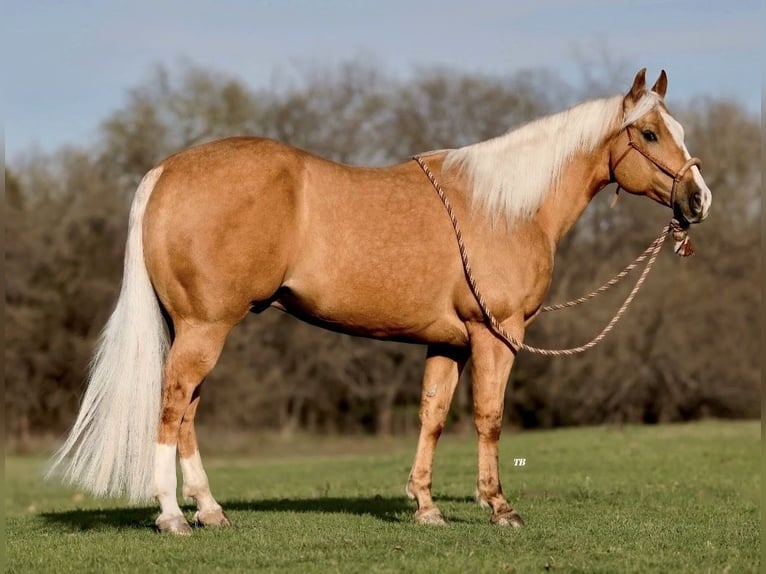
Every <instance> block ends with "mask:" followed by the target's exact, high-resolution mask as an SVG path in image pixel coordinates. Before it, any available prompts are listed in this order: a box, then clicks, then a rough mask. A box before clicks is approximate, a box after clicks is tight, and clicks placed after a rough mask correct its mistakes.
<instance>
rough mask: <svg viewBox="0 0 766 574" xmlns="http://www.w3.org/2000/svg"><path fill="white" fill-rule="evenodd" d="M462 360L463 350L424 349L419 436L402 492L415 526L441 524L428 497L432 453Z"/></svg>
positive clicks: (435, 347)
mask: <svg viewBox="0 0 766 574" xmlns="http://www.w3.org/2000/svg"><path fill="white" fill-rule="evenodd" d="M466 359H467V353H466V351H465V350H463V349H454V348H444V347H437V346H430V347H429V348H428V355H427V357H426V365H425V372H424V373H423V388H422V396H421V400H420V436H419V438H418V447H417V450H416V452H415V461H414V462H413V463H412V470H411V471H410V477H409V480H408V481H407V487H406V489H405V490H406V492H407V496H409V497H410V498H411V499H413V500H415V501H417V505H418V510H417V512H415V522H417V523H419V524H445V521H444V517H443V516H442V513H441V511H440V510H439V509H438V508H437V506H436V505H435V504H434V501H433V499H432V498H431V480H432V475H433V470H432V469H433V460H434V451H435V450H436V443H437V442H438V441H439V436H441V433H442V430H443V429H444V423H445V421H446V420H447V413H448V412H449V407H450V403H451V402H452V395H453V394H454V392H455V387H456V386H457V382H458V380H459V379H460V373H461V372H462V370H463V367H464V366H465V362H466Z"/></svg>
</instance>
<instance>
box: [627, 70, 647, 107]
mask: <svg viewBox="0 0 766 574" xmlns="http://www.w3.org/2000/svg"><path fill="white" fill-rule="evenodd" d="M645 91H646V68H641V69H640V70H639V71H638V73H637V74H636V77H635V78H634V79H633V85H632V86H631V87H630V91H629V92H628V96H627V97H628V98H630V99H631V100H633V102H637V101H638V100H639V99H641V96H643V95H644V92H645Z"/></svg>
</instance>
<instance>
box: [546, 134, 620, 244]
mask: <svg viewBox="0 0 766 574" xmlns="http://www.w3.org/2000/svg"><path fill="white" fill-rule="evenodd" d="M610 181H611V177H610V173H609V150H608V146H607V144H606V143H604V144H603V145H602V146H600V147H599V148H597V149H596V150H592V151H590V152H588V153H583V154H578V155H577V156H575V157H573V158H572V159H571V160H570V161H569V162H568V164H567V166H566V167H565V168H564V169H563V170H562V172H561V176H560V178H559V181H558V182H557V183H556V184H553V185H552V189H550V190H549V193H548V194H547V198H546V200H545V201H544V202H543V204H542V206H541V207H540V210H539V211H538V212H537V214H536V215H535V219H536V221H537V223H538V224H539V225H540V227H541V228H542V229H543V230H544V231H545V233H546V235H547V236H548V239H549V240H550V242H551V246H552V247H555V246H556V245H557V244H558V242H559V241H560V240H561V238H562V237H563V236H564V235H566V233H567V232H568V231H569V230H570V229H571V228H572V226H573V225H574V224H575V222H576V221H577V220H578V219H579V217H580V216H581V215H582V213H583V211H585V208H586V207H588V204H589V203H590V202H591V200H592V199H593V197H594V196H595V195H596V193H598V192H599V191H600V190H601V189H602V188H603V187H604V186H605V185H606V184H608V183H609V182H610ZM553 187H555V189H553Z"/></svg>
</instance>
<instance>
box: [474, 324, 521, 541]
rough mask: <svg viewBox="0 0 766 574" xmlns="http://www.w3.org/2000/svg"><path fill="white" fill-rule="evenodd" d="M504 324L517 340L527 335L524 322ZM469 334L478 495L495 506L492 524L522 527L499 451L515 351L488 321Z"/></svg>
mask: <svg viewBox="0 0 766 574" xmlns="http://www.w3.org/2000/svg"><path fill="white" fill-rule="evenodd" d="M503 327H504V328H505V329H506V330H507V331H510V333H511V334H512V335H513V336H514V337H516V339H517V340H521V338H522V337H523V333H524V329H523V323H521V324H519V325H517V324H515V323H513V322H512V321H507V322H506V323H505V324H503ZM469 336H470V340H471V378H472V388H473V409H474V424H475V426H476V433H477V435H478V441H479V449H478V450H479V472H478V480H477V484H476V497H477V499H478V501H479V503H480V504H481V505H482V506H485V505H486V506H489V507H490V508H491V509H492V516H491V518H490V521H491V522H492V524H496V525H499V526H514V527H516V528H519V527H521V526H523V525H524V522H523V521H522V519H521V516H519V514H518V513H517V512H516V511H515V510H514V509H513V508H512V507H511V505H510V504H509V503H508V501H507V500H506V499H505V497H504V496H503V488H502V486H501V484H500V472H499V461H498V452H497V450H498V442H499V440H500V431H501V428H502V424H503V403H504V399H505V387H506V385H507V383H508V377H509V375H510V373H511V367H512V366H513V360H514V358H515V355H514V353H513V352H512V351H511V350H510V349H509V348H508V346H507V345H506V344H505V343H503V342H502V341H501V340H500V339H499V338H497V337H496V336H495V335H494V334H493V333H492V332H491V331H490V330H489V329H487V328H486V326H484V325H474V326H473V327H472V328H470V329H469Z"/></svg>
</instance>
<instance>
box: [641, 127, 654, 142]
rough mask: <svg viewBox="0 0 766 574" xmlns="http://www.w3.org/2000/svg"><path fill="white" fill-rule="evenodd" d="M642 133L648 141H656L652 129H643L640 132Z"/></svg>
mask: <svg viewBox="0 0 766 574" xmlns="http://www.w3.org/2000/svg"><path fill="white" fill-rule="evenodd" d="M642 135H643V136H644V139H645V140H646V141H648V142H656V141H657V134H656V133H654V132H653V131H652V130H644V131H643V132H642Z"/></svg>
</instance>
